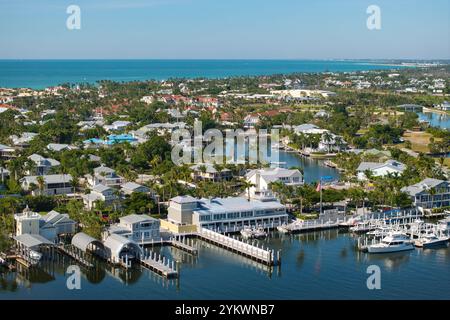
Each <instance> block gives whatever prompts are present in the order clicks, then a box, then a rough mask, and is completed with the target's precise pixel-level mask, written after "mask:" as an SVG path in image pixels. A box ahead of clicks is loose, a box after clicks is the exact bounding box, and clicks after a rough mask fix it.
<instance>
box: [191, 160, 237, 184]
mask: <svg viewBox="0 0 450 320" xmlns="http://www.w3.org/2000/svg"><path fill="white" fill-rule="evenodd" d="M191 170H192V171H193V172H192V174H191V176H192V179H194V180H207V181H213V182H217V181H223V180H230V179H231V178H232V177H233V175H232V172H231V170H229V169H226V168H224V169H216V167H215V166H214V165H212V164H209V163H199V164H196V165H193V166H191Z"/></svg>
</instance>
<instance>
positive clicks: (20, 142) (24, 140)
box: [9, 132, 38, 148]
mask: <svg viewBox="0 0 450 320" xmlns="http://www.w3.org/2000/svg"><path fill="white" fill-rule="evenodd" d="M37 135H38V134H37V133H34V132H23V133H22V134H21V135H20V136H16V135H12V136H10V137H9V138H10V139H11V141H12V143H13V145H14V146H16V147H19V148H26V147H28V146H29V145H30V142H31V141H32V140H33V139H34V138H35V137H36V136H37Z"/></svg>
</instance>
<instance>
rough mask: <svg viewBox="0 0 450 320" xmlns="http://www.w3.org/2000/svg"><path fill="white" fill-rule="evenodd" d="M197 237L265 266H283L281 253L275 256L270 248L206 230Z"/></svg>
mask: <svg viewBox="0 0 450 320" xmlns="http://www.w3.org/2000/svg"><path fill="white" fill-rule="evenodd" d="M196 235H197V237H198V238H199V239H201V240H203V241H206V242H209V243H212V244H214V245H216V246H218V247H221V248H224V249H227V250H229V251H232V252H235V253H237V254H240V255H242V256H244V257H247V258H249V259H252V260H255V261H258V262H260V263H263V264H265V265H269V266H274V265H280V264H281V256H280V251H277V253H276V254H275V252H274V250H271V249H269V248H263V247H258V246H255V245H251V244H249V243H245V242H243V241H241V240H239V239H237V238H236V237H233V238H232V237H229V236H226V235H223V234H221V233H218V232H215V231H212V230H209V229H206V228H199V231H198V233H197V234H196Z"/></svg>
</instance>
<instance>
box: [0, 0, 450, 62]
mask: <svg viewBox="0 0 450 320" xmlns="http://www.w3.org/2000/svg"><path fill="white" fill-rule="evenodd" d="M71 4H75V5H78V6H79V7H80V8H81V30H72V31H71V30H68V29H67V28H66V19H67V17H68V14H67V13H66V8H67V7H68V6H69V5H71ZM371 4H375V5H378V6H379V7H380V9H381V30H372V31H370V30H368V29H367V27H366V20H367V17H368V14H367V13H366V9H367V7H368V6H369V5H371ZM449 21H450V0H433V1H427V0H422V1H419V0H369V1H366V0H311V1H306V0H270V1H269V0H120V1H119V0H71V1H66V0H0V43H1V45H0V59H33V58H35V59H71V58H76V59H89V58H95V59H115V58H117V59H134V58H137V59H145V58H155V59H157V58H168V59H181V58H186V59H205V58H209V59H221V58H226V59H277V58H278V59H329V58H333V59H341V58H348V59H351V58H373V59H377V58H379V59H382V58H411V59H449V58H450V25H449Z"/></svg>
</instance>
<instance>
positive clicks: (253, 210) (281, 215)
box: [168, 196, 288, 230]
mask: <svg viewBox="0 0 450 320" xmlns="http://www.w3.org/2000/svg"><path fill="white" fill-rule="evenodd" d="M265 200H266V201H262V200H254V199H253V200H250V201H249V200H247V199H246V198H242V197H230V198H211V199H203V198H202V199H199V198H193V197H191V196H178V197H175V198H172V199H170V206H169V208H168V221H169V222H171V223H173V224H177V225H196V226H198V227H204V228H207V229H221V230H235V229H237V230H239V229H242V228H244V227H245V226H259V225H266V226H278V225H280V224H284V223H287V221H288V215H287V213H286V207H285V206H284V205H282V204H281V203H280V202H278V201H277V200H275V199H273V198H270V199H265Z"/></svg>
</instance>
